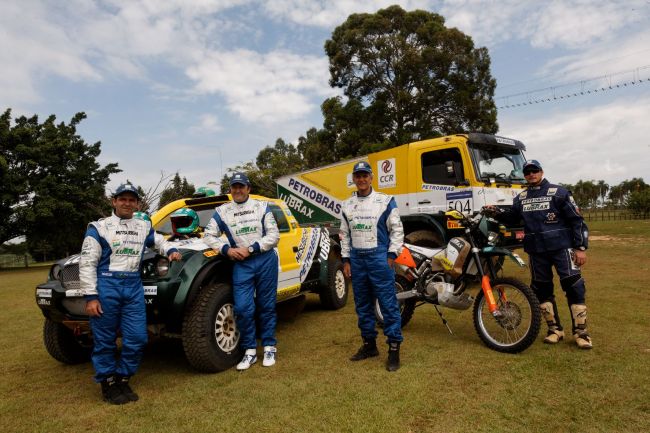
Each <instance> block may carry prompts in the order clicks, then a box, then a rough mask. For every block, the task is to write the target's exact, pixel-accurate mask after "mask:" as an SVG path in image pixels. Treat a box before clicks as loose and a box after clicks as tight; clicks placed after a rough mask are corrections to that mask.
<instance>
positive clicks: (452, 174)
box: [445, 161, 469, 186]
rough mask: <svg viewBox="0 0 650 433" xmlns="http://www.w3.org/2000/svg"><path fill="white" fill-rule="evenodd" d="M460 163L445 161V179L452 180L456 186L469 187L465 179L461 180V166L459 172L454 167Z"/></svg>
mask: <svg viewBox="0 0 650 433" xmlns="http://www.w3.org/2000/svg"><path fill="white" fill-rule="evenodd" d="M457 164H458V165H460V163H455V162H454V161H445V171H446V172H447V177H449V178H452V179H454V180H455V181H456V182H455V183H454V184H455V185H456V186H461V185H466V186H469V182H468V181H467V179H465V178H463V170H462V166H461V169H460V170H457V169H456V165H457Z"/></svg>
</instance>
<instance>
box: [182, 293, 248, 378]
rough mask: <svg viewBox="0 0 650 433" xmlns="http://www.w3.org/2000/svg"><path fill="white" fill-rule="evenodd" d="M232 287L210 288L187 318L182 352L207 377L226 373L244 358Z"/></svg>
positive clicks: (199, 296) (191, 308)
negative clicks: (217, 373)
mask: <svg viewBox="0 0 650 433" xmlns="http://www.w3.org/2000/svg"><path fill="white" fill-rule="evenodd" d="M233 304H234V301H233V295H232V287H231V286H230V284H227V283H216V284H210V285H208V286H206V287H204V288H203V289H202V290H201V293H199V295H198V296H197V298H196V299H195V300H194V303H193V304H192V305H191V307H190V308H189V310H188V312H187V313H186V314H185V319H184V321H183V333H182V336H183V349H184V350H185V357H186V358H187V361H188V362H189V363H190V365H191V366H192V367H194V368H195V369H196V370H198V371H202V372H205V373H216V372H219V371H223V370H227V369H229V368H231V367H232V366H233V365H235V364H236V363H237V362H238V361H239V360H240V359H241V357H242V354H243V351H242V350H241V348H240V346H239V331H238V330H237V325H236V324H235V312H234V305H233Z"/></svg>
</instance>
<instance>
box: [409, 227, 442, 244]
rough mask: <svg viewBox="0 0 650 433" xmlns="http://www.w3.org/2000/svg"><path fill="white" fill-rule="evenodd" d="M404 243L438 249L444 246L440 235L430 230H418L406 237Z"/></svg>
mask: <svg viewBox="0 0 650 433" xmlns="http://www.w3.org/2000/svg"><path fill="white" fill-rule="evenodd" d="M404 241H405V242H407V243H409V244H413V245H417V246H419V247H427V248H436V247H441V246H443V243H442V236H441V235H440V233H437V232H432V231H430V230H416V231H414V232H411V233H409V234H408V235H406V236H405V237H404Z"/></svg>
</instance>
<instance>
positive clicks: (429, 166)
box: [276, 133, 526, 247]
mask: <svg viewBox="0 0 650 433" xmlns="http://www.w3.org/2000/svg"><path fill="white" fill-rule="evenodd" d="M525 150H526V147H525V146H524V144H523V143H522V142H520V141H518V140H514V139H511V138H505V137H499V136H495V135H489V134H480V133H469V134H456V135H450V136H446V137H440V138H434V139H430V140H423V141H417V142H414V143H408V144H404V145H401V146H398V147H394V148H392V149H386V150H383V151H381V152H375V153H371V154H369V155H366V156H360V157H358V158H354V159H350V160H347V161H342V162H338V163H334V164H331V165H327V166H325V167H321V168H316V169H312V170H307V171H303V172H300V173H295V174H290V175H287V176H283V177H281V178H279V179H277V180H276V182H277V191H278V197H279V198H282V199H283V200H284V201H285V202H286V203H287V205H288V206H289V207H290V208H291V209H292V211H293V213H294V215H295V216H296V219H297V220H298V221H299V222H300V223H318V224H323V223H325V224H328V223H329V224H331V225H333V226H337V225H338V224H339V218H340V216H341V203H342V202H343V201H344V200H345V199H347V198H348V197H350V196H351V194H353V193H354V191H355V186H354V183H353V182H352V167H353V166H354V164H355V163H356V162H358V161H367V162H368V163H369V164H370V166H371V167H372V169H373V172H374V178H373V188H375V190H377V191H381V192H384V193H386V194H390V195H392V196H393V197H395V200H396V202H397V206H398V207H399V211H400V215H401V217H402V222H403V223H404V231H405V234H406V239H407V241H408V242H410V243H414V244H418V245H422V246H431V247H433V246H442V245H443V244H446V242H447V241H448V240H449V239H451V238H452V237H454V236H456V234H457V233H458V230H461V229H462V227H460V226H459V223H458V221H456V220H448V219H447V218H446V217H445V211H447V210H449V209H450V208H451V209H456V210H458V211H461V212H463V213H465V214H472V213H475V212H478V211H479V210H480V209H481V207H483V206H485V205H496V206H510V205H512V199H513V198H514V197H515V196H516V195H517V194H519V193H520V192H521V189H522V188H523V187H524V186H525V184H526V181H525V180H524V175H523V165H524V162H525V157H524V154H523V152H524V151H525ZM504 237H505V240H506V244H507V245H508V246H511V247H517V246H519V245H521V242H522V240H523V229H522V228H520V227H510V228H508V229H507V230H506V231H505V233H504Z"/></svg>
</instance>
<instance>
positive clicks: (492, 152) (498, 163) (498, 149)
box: [470, 145, 526, 184]
mask: <svg viewBox="0 0 650 433" xmlns="http://www.w3.org/2000/svg"><path fill="white" fill-rule="evenodd" d="M470 152H471V154H472V160H473V162H474V167H475V168H476V173H477V177H478V179H479V180H483V181H491V179H494V181H495V182H498V183H506V184H513V183H516V184H523V183H526V181H525V179H524V172H523V166H524V162H525V161H526V160H525V158H524V155H523V154H522V153H521V150H519V149H517V148H514V147H512V148H511V147H504V146H480V147H479V146H476V145H470Z"/></svg>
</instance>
